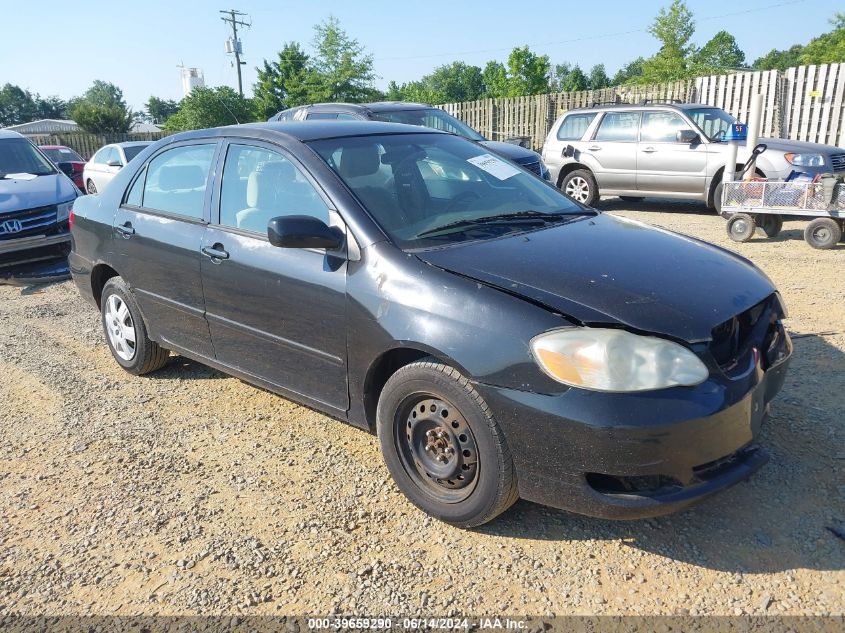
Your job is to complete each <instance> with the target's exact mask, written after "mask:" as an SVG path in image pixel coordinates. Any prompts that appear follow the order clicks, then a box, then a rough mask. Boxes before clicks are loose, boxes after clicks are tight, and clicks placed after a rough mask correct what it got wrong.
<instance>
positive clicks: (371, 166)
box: [309, 134, 593, 248]
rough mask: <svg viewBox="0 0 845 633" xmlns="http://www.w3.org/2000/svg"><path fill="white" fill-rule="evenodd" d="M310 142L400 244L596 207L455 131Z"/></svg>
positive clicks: (530, 223)
mask: <svg viewBox="0 0 845 633" xmlns="http://www.w3.org/2000/svg"><path fill="white" fill-rule="evenodd" d="M309 145H310V146H311V147H312V148H313V149H314V150H315V151H316V152H317V153H318V154H319V155H320V156H321V157H322V158H323V160H325V161H326V163H328V165H329V167H331V168H332V169H333V170H334V171H335V173H337V174H338V176H339V177H340V178H341V179H342V180H343V181H344V182H345V183H346V185H347V186H348V187H349V188H350V189H351V190H352V192H353V193H354V194H355V195H356V196H357V197H358V199H359V200H360V201H361V203H362V204H363V205H364V207H365V208H366V209H367V210H368V211H369V212H370V215H371V216H372V217H373V219H374V220H375V221H376V222H378V224H379V225H380V226H381V227H382V228H383V229H384V231H385V232H386V233H387V234H388V235H389V236H390V237H391V239H392V240H393V241H394V242H395V243H396V244H397V245H398V246H400V248H424V247H430V246H439V245H442V244H447V243H453V242H460V241H467V240H477V239H486V238H490V237H498V236H501V235H503V234H506V233H512V232H516V231H524V230H526V229H533V228H542V227H543V226H546V225H547V224H549V223H554V222H564V221H566V220H568V219H572V218H573V217H574V216H579V215H582V216H583V215H584V214H585V213H586V214H592V213H593V212H592V211H585V210H584V208H583V207H580V206H579V205H577V204H576V203H575V202H573V201H572V200H571V199H569V198H567V197H566V196H565V195H563V194H562V193H561V192H560V191H558V190H557V189H555V188H554V187H552V186H550V185H547V184H546V183H545V182H543V181H542V180H540V179H539V178H537V177H536V176H534V175H533V174H531V173H530V172H527V171H525V170H524V169H522V168H520V167H518V166H517V165H514V164H513V163H511V162H510V161H508V160H505V159H504V158H501V157H499V156H495V155H493V154H489V153H487V152H486V151H485V149H484V148H483V147H479V146H478V145H476V144H475V143H470V142H468V141H466V140H464V139H462V138H459V137H456V136H451V135H446V134H401V135H389V136H388V135H386V136H369V137H360V136H356V137H345V138H335V139H327V140H319V141H312V142H311V143H309Z"/></svg>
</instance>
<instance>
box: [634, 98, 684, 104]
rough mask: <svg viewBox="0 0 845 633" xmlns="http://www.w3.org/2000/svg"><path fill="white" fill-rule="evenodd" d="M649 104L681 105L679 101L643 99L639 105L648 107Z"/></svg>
mask: <svg viewBox="0 0 845 633" xmlns="http://www.w3.org/2000/svg"><path fill="white" fill-rule="evenodd" d="M651 103H683V101H681V100H680V99H643V100H642V101H640V105H649V104H651Z"/></svg>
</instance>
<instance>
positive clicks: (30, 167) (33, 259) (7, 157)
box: [0, 130, 80, 284]
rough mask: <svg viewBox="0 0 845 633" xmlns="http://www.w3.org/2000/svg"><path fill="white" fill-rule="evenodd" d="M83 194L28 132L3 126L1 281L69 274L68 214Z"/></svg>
mask: <svg viewBox="0 0 845 633" xmlns="http://www.w3.org/2000/svg"><path fill="white" fill-rule="evenodd" d="M79 194H80V192H79V190H78V189H77V188H76V186H75V185H74V184H73V182H72V181H71V180H70V179H69V178H68V177H67V176H66V175H65V174H64V173H63V172H61V171H60V170H59V169H57V168H56V166H55V165H54V164H53V163H52V162H51V161H50V159H48V158H47V157H46V156H45V155H44V154H43V153H42V152H41V151H40V150H39V149H38V148H36V147H35V145H33V144H32V143H31V142H30V141H29V140H27V138H26V137H24V136H21V135H20V134H18V133H17V132H9V131H3V130H0V282H7V283H19V284H26V283H33V282H37V281H47V280H51V279H57V278H62V277H67V275H68V268H67V255H68V253H69V252H70V231H69V229H68V219H69V216H70V211H71V207H72V205H73V202H74V200H76V197H77V196H78V195H79Z"/></svg>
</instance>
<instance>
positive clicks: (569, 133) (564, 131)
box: [557, 112, 596, 141]
mask: <svg viewBox="0 0 845 633" xmlns="http://www.w3.org/2000/svg"><path fill="white" fill-rule="evenodd" d="M595 118H596V113H595V112H585V113H583V114H570V115H569V116H567V117H566V118H565V119H564V120H563V123H561V124H560V127H559V128H558V130H557V139H558V140H559V141H578V140H580V139H581V138H583V136H584V134H585V133H586V132H587V128H589V127H590V123H592V122H593V119H595Z"/></svg>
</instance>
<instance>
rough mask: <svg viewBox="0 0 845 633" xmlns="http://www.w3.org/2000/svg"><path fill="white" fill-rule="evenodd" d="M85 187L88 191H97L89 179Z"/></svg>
mask: <svg viewBox="0 0 845 633" xmlns="http://www.w3.org/2000/svg"><path fill="white" fill-rule="evenodd" d="M86 189H88V193H97V188H96V187H95V186H94V183H93V182H91V181H90V180H89V181H88V186H87V187H86Z"/></svg>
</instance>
